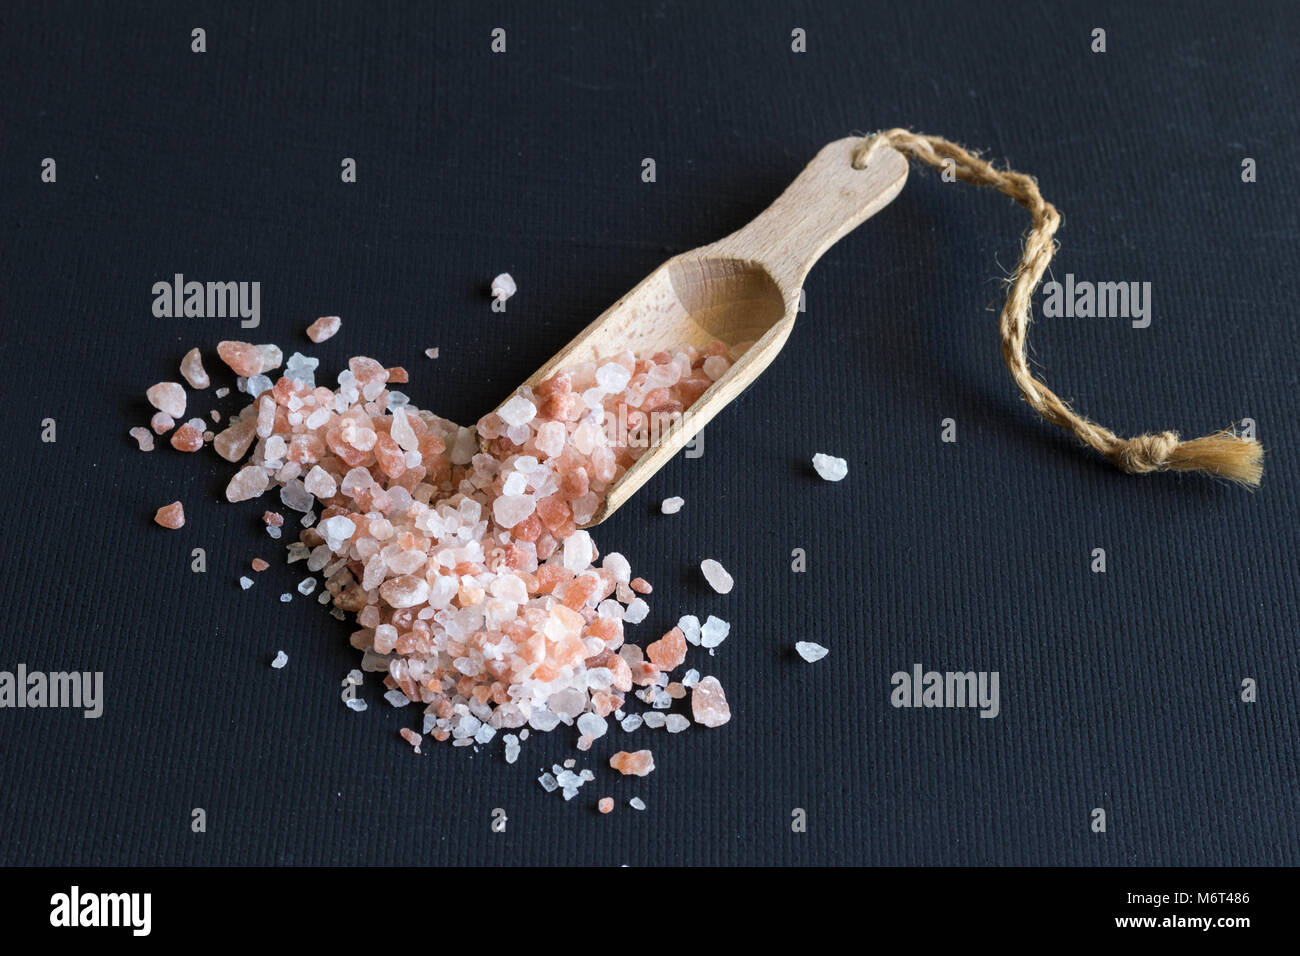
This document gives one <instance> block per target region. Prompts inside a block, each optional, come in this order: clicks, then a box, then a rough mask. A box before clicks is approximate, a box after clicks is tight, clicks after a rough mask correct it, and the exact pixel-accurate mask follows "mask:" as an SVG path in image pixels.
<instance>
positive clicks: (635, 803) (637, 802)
mask: <svg viewBox="0 0 1300 956" xmlns="http://www.w3.org/2000/svg"><path fill="white" fill-rule="evenodd" d="M627 805H628V806H629V807H631V808H632V809H633V810H644V809H645V801H644V800H642V799H641V798H640V797H633V798H632V799H631V800H629V801H628V802H627Z"/></svg>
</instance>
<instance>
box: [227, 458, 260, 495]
mask: <svg viewBox="0 0 1300 956" xmlns="http://www.w3.org/2000/svg"><path fill="white" fill-rule="evenodd" d="M270 481H271V479H270V477H269V476H268V475H267V473H266V470H265V469H264V468H258V467H257V466H256V465H249V466H248V467H246V468H241V469H240V470H239V471H238V473H236V475H235V477H233V478H231V479H230V483H229V484H228V485H226V500H227V501H247V500H249V499H250V498H256V497H257V496H258V495H260V494H261V493H262V492H264V491H266V488H267V485H269V484H270Z"/></svg>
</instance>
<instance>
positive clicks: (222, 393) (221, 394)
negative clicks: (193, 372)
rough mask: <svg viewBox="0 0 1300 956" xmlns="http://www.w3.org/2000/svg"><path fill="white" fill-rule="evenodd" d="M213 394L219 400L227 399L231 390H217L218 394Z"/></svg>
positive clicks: (223, 388)
mask: <svg viewBox="0 0 1300 956" xmlns="http://www.w3.org/2000/svg"><path fill="white" fill-rule="evenodd" d="M213 394H215V395H216V396H217V398H225V397H226V396H227V395H229V394H230V389H228V388H225V387H222V388H219V389H217V390H216V392H214V393H213Z"/></svg>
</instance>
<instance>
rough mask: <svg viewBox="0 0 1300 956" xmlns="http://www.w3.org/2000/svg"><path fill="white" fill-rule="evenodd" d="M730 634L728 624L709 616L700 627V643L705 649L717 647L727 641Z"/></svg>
mask: <svg viewBox="0 0 1300 956" xmlns="http://www.w3.org/2000/svg"><path fill="white" fill-rule="evenodd" d="M730 632H731V625H730V624H728V623H727V622H726V621H724V620H722V619H721V618H717V617H714V616H713V615H712V614H710V615H709V618H708V620H706V621H705V622H704V623H703V624H702V625H701V626H700V643H701V644H702V645H703V646H705V647H717V646H718V645H719V644H721V643H722V642H723V641H725V640H726V639H727V635H728V634H729V633H730Z"/></svg>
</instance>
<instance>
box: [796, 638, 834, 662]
mask: <svg viewBox="0 0 1300 956" xmlns="http://www.w3.org/2000/svg"><path fill="white" fill-rule="evenodd" d="M794 649H795V650H796V651H798V652H799V656H800V657H802V658H803V659H804V660H806V661H807V662H808V663H810V664H811V663H812V662H813V661H819V660H821V659H822V658H823V657H825V656H826V655H827V654H829V653H830V649H829V648H825V647H822V646H821V645H820V644H814V643H813V642H812V641H798V642H796V643H795V645H794Z"/></svg>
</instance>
